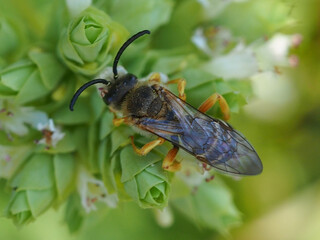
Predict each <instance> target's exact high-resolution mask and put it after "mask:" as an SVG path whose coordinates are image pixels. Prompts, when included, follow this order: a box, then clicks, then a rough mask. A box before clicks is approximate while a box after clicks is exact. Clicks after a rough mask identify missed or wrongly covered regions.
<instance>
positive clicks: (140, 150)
mask: <svg viewBox="0 0 320 240" xmlns="http://www.w3.org/2000/svg"><path fill="white" fill-rule="evenodd" d="M130 138H131V144H132V147H133V150H134V151H135V153H137V154H138V155H147V154H148V153H149V152H150V151H151V150H152V149H153V148H155V147H156V146H159V145H161V144H163V143H164V141H165V140H164V139H163V138H157V139H156V140H153V141H151V142H149V143H146V144H145V145H144V146H142V147H141V148H138V147H137V146H136V145H135V144H134V141H133V136H131V137H130Z"/></svg>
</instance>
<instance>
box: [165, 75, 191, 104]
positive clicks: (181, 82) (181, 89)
mask: <svg viewBox="0 0 320 240" xmlns="http://www.w3.org/2000/svg"><path fill="white" fill-rule="evenodd" d="M166 84H178V92H179V98H180V99H182V100H183V101H185V100H186V98H187V96H186V94H185V92H184V89H185V87H186V80H184V79H183V78H177V79H173V80H170V81H168V82H167V83H166Z"/></svg>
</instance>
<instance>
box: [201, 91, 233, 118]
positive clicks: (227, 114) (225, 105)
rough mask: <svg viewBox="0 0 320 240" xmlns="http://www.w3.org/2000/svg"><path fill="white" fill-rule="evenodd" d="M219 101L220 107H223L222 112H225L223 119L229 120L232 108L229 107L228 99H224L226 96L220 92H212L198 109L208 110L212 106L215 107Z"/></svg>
mask: <svg viewBox="0 0 320 240" xmlns="http://www.w3.org/2000/svg"><path fill="white" fill-rule="evenodd" d="M217 101H218V103H219V105H220V108H221V112H222V114H223V119H224V120H229V118H230V109H229V105H228V103H227V101H226V100H225V99H224V97H222V96H221V95H220V94H218V93H214V94H212V95H211V96H210V97H208V98H207V100H205V101H204V102H203V103H202V104H201V105H200V107H199V108H198V110H199V111H200V112H203V113H205V112H207V111H208V110H209V109H210V108H212V107H213V105H214V104H215V103H216V102H217Z"/></svg>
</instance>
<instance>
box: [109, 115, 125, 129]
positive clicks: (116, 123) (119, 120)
mask: <svg viewBox="0 0 320 240" xmlns="http://www.w3.org/2000/svg"><path fill="white" fill-rule="evenodd" d="M127 120H128V118H127V117H123V118H116V116H115V117H114V118H113V119H112V123H113V125H114V126H115V127H119V126H120V125H121V124H122V123H126V122H127Z"/></svg>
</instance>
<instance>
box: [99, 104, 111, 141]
mask: <svg viewBox="0 0 320 240" xmlns="http://www.w3.org/2000/svg"><path fill="white" fill-rule="evenodd" d="M112 119H113V113H112V112H110V111H109V110H106V111H105V112H104V113H103V114H102V116H101V121H100V133H99V138H100V140H102V139H104V138H105V137H106V136H108V135H109V134H110V133H111V131H112V130H113V129H114V125H113V122H112Z"/></svg>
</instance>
